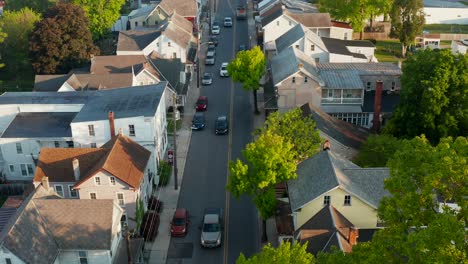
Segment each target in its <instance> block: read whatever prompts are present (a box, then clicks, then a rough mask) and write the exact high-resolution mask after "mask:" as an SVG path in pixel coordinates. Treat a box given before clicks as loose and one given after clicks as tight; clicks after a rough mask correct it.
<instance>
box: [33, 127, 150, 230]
mask: <svg viewBox="0 0 468 264" xmlns="http://www.w3.org/2000/svg"><path fill="white" fill-rule="evenodd" d="M150 156H151V152H150V151H149V150H147V149H146V148H144V147H143V146H140V145H139V144H138V143H136V142H135V141H133V140H132V139H130V138H129V137H128V136H125V135H123V134H118V135H114V137H113V138H112V139H111V140H110V141H108V142H107V143H106V144H104V145H102V146H101V147H100V148H43V149H41V153H40V154H39V159H38V163H37V167H36V172H35V175H34V179H33V182H34V184H35V185H36V186H37V185H39V184H41V183H42V184H49V186H48V187H50V188H53V189H54V190H55V192H56V193H57V194H58V195H59V196H60V197H63V198H71V199H98V200H99V199H114V200H115V202H116V203H117V204H118V205H119V206H120V207H122V209H123V210H124V212H123V217H122V222H124V223H128V226H129V227H130V228H135V227H136V222H135V221H134V220H131V221H129V219H135V214H136V204H137V202H138V200H141V201H142V202H143V205H144V208H147V206H148V204H147V202H148V199H149V197H150V196H151V194H152V192H153V186H155V185H156V184H157V182H153V178H154V175H153V173H154V169H155V167H156V164H154V163H151V162H152V161H151V160H150ZM45 180H47V181H45Z"/></svg>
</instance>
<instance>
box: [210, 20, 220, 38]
mask: <svg viewBox="0 0 468 264" xmlns="http://www.w3.org/2000/svg"><path fill="white" fill-rule="evenodd" d="M220 30H221V28H220V26H219V23H218V22H216V21H215V22H213V24H212V25H211V34H213V35H219V31H220Z"/></svg>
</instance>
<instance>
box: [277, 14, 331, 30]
mask: <svg viewBox="0 0 468 264" xmlns="http://www.w3.org/2000/svg"><path fill="white" fill-rule="evenodd" d="M286 15H288V16H289V17H291V18H293V19H294V20H296V21H297V22H299V23H300V24H302V25H304V26H306V27H308V28H311V27H331V26H332V23H331V18H330V14H329V13H296V12H286Z"/></svg>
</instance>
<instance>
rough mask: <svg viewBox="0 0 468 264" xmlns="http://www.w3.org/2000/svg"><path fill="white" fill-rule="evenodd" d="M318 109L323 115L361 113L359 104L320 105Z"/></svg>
mask: <svg viewBox="0 0 468 264" xmlns="http://www.w3.org/2000/svg"><path fill="white" fill-rule="evenodd" d="M320 109H321V110H322V111H324V112H325V113H329V114H330V113H362V108H361V105H360V104H321V105H320Z"/></svg>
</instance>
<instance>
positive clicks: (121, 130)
mask: <svg viewBox="0 0 468 264" xmlns="http://www.w3.org/2000/svg"><path fill="white" fill-rule="evenodd" d="M122 135H123V129H122V128H119V136H122Z"/></svg>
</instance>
